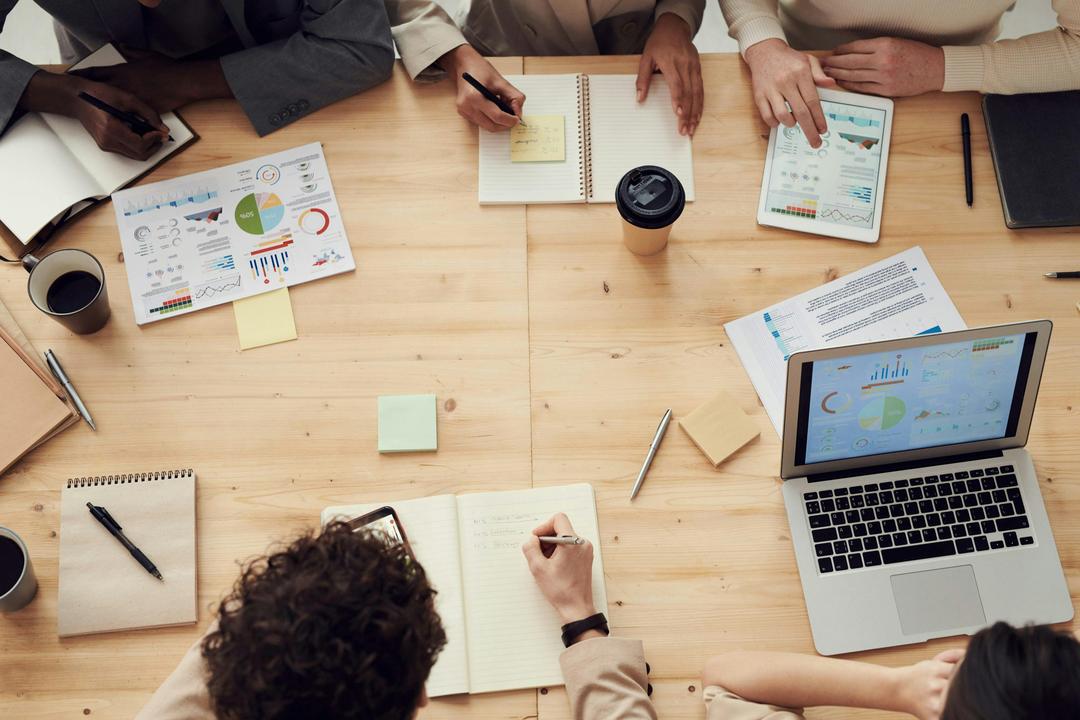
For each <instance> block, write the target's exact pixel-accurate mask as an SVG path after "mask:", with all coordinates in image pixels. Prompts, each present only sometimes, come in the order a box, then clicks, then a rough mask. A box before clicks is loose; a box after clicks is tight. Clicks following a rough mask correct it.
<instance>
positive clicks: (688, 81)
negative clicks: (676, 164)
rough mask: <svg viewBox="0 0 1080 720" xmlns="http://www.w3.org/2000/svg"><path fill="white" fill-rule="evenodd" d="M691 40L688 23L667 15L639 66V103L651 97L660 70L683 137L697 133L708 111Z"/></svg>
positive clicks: (656, 27)
mask: <svg viewBox="0 0 1080 720" xmlns="http://www.w3.org/2000/svg"><path fill="white" fill-rule="evenodd" d="M692 40H693V37H692V36H691V33H690V26H689V25H687V24H686V21H685V20H683V19H682V18H681V17H679V16H678V15H675V14H673V13H664V14H663V15H661V16H660V17H658V18H657V19H656V23H655V24H654V25H653V28H652V30H651V31H650V32H649V39H648V40H646V41H645V49H644V50H643V51H642V53H641V61H640V62H639V63H638V75H637V101H638V102H643V101H644V100H645V98H647V97H648V96H649V83H650V81H651V80H652V74H653V72H655V71H657V70H659V71H660V72H661V73H662V74H663V76H664V78H665V79H666V80H667V83H668V89H670V90H671V110H672V112H674V113H675V115H676V116H677V117H678V120H679V133H681V134H682V135H693V134H694V131H695V130H697V126H698V123H700V122H701V113H702V112H703V111H704V109H705V89H704V87H703V86H702V83H701V59H700V58H699V57H698V51H697V48H696V47H694V43H693V42H692Z"/></svg>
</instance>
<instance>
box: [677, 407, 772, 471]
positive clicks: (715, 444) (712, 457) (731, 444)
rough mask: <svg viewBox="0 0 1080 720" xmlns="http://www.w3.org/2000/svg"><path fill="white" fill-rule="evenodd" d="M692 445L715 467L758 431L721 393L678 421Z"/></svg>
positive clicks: (751, 438)
mask: <svg viewBox="0 0 1080 720" xmlns="http://www.w3.org/2000/svg"><path fill="white" fill-rule="evenodd" d="M679 426H680V427H682V429H683V430H685V431H686V434H687V435H689V436H690V439H691V440H693V441H694V444H695V445H697V446H698V448H699V449H700V450H701V452H703V453H705V457H707V458H709V462H711V463H712V464H713V465H714V466H719V465H720V463H722V462H724V461H725V460H727V459H728V457H730V456H731V454H732V453H734V452H735V451H736V450H738V449H739V448H741V447H742V446H743V445H745V444H746V443H748V442H750V441H751V440H753V439H754V438H756V437H757V436H758V435H760V434H761V431H760V430H759V429H758V426H757V425H756V424H755V423H754V421H753V420H751V419H750V416H749V415H747V414H746V413H744V412H743V411H742V408H740V407H739V406H738V404H737V403H736V402H735V401H734V400H733V399H732V398H731V396H730V395H728V394H727V393H725V392H722V393H720V394H719V395H717V396H716V397H714V398H713V399H712V400H710V401H709V402H707V403H705V404H704V405H702V406H701V407H699V408H698V409H697V410H694V412H692V413H690V414H689V415H687V416H686V417H684V418H682V419H680V420H679Z"/></svg>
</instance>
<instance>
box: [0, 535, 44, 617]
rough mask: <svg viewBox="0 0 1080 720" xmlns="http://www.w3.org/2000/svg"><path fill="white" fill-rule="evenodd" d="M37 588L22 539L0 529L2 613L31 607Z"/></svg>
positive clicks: (0, 610) (0, 603) (0, 605)
mask: <svg viewBox="0 0 1080 720" xmlns="http://www.w3.org/2000/svg"><path fill="white" fill-rule="evenodd" d="M37 587H38V585H37V578H36V577H34V567H33V566H32V565H31V564H30V553H29V552H27V550H26V545H25V544H24V543H23V541H22V538H20V537H19V536H18V535H16V534H15V531H14V530H9V529H8V528H6V527H0V612H6V613H8V612H15V611H16V610H21V609H23V608H24V607H26V606H27V605H29V604H30V601H31V600H33V599H34V595H35V594H36V593H37Z"/></svg>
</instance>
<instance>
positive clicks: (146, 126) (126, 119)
mask: <svg viewBox="0 0 1080 720" xmlns="http://www.w3.org/2000/svg"><path fill="white" fill-rule="evenodd" d="M79 99H80V100H82V101H83V102H87V103H90V104H91V105H93V106H94V107H96V108H97V109H98V110H100V111H102V112H103V113H107V114H109V115H112V116H113V117H114V118H116V119H117V120H119V121H120V122H122V123H124V124H125V125H127V126H128V127H129V128H131V132H133V133H135V134H136V135H145V134H146V133H151V132H157V131H158V128H156V127H154V126H153V125H151V124H150V123H148V122H146V120H144V119H143V118H141V117H139V116H138V115H136V114H135V113H133V112H128V111H126V110H120V109H119V108H114V107H113V106H112V105H110V104H109V103H107V102H105V101H104V100H100V99H98V98H96V97H94V96H93V95H90V94H89V93H85V92H81V93H79ZM169 142H175V141H174V140H173V136H172V135H169Z"/></svg>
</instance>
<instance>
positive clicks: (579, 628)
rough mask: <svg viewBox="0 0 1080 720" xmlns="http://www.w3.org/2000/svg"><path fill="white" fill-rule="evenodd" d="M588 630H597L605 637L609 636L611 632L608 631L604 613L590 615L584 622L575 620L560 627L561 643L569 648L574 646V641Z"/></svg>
mask: <svg viewBox="0 0 1080 720" xmlns="http://www.w3.org/2000/svg"><path fill="white" fill-rule="evenodd" d="M590 630H599V631H600V632H602V633H604V634H605V635H610V634H611V630H609V629H608V624H607V618H606V617H604V613H596V614H595V615H590V616H589V617H587V618H585V619H584V620H576V621H575V622H572V623H566V624H565V625H563V626H562V642H563V645H565V646H566V647H570V646H571V645H573V644H574V640H577V639H578V638H579V637H581V635H582V634H583V633H587V632H588V631H590Z"/></svg>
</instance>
